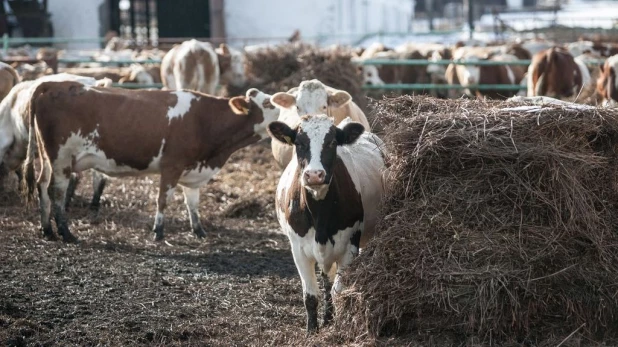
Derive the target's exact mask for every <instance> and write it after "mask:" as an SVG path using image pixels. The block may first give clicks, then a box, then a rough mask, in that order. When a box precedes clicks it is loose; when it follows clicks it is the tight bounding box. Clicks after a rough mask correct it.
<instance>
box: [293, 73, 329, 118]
mask: <svg viewBox="0 0 618 347" xmlns="http://www.w3.org/2000/svg"><path fill="white" fill-rule="evenodd" d="M296 107H297V110H298V114H299V115H300V116H304V115H311V116H314V115H318V114H326V113H327V112H328V92H327V91H326V87H325V86H324V84H322V82H320V81H318V80H311V81H303V82H301V83H300V86H299V87H298V91H297V92H296Z"/></svg>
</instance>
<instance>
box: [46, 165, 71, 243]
mask: <svg viewBox="0 0 618 347" xmlns="http://www.w3.org/2000/svg"><path fill="white" fill-rule="evenodd" d="M53 176H54V179H53V184H52V185H50V187H49V188H50V190H53V191H52V192H51V194H50V195H51V197H52V207H53V209H54V219H55V220H56V227H57V228H58V234H60V236H62V240H63V241H64V242H70V243H77V241H78V240H77V238H76V237H75V236H73V234H71V232H70V231H69V223H68V220H67V215H66V211H65V209H64V206H65V203H66V199H67V189H68V188H69V185H70V181H71V175H69V176H68V177H67V176H65V175H64V173H62V171H60V170H54V173H53Z"/></svg>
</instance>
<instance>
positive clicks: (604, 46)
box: [565, 40, 618, 57]
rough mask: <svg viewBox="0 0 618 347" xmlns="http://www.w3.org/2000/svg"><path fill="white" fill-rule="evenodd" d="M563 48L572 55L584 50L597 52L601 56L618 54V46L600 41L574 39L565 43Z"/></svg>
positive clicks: (584, 51) (582, 52)
mask: <svg viewBox="0 0 618 347" xmlns="http://www.w3.org/2000/svg"><path fill="white" fill-rule="evenodd" d="M565 48H566V49H567V50H568V51H569V53H571V55H572V56H574V57H577V56H579V55H582V54H584V53H586V52H589V53H593V54H598V55H600V56H602V57H610V56H612V55H614V54H618V46H617V45H615V44H611V43H603V42H601V41H586V40H581V41H576V42H571V43H568V44H566V45H565Z"/></svg>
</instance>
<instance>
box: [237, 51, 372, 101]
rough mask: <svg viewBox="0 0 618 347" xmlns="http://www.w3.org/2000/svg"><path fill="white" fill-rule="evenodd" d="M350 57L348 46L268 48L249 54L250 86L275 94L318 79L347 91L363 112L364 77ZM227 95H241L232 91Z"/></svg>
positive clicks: (350, 52) (238, 91)
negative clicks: (306, 81)
mask: <svg viewBox="0 0 618 347" xmlns="http://www.w3.org/2000/svg"><path fill="white" fill-rule="evenodd" d="M351 58H352V50H351V49H350V48H345V47H336V48H319V47H316V46H313V45H310V44H307V43H301V42H297V43H288V44H283V45H279V46H274V47H265V48H263V49H258V50H256V51H253V52H249V53H247V71H248V73H249V80H250V82H249V86H250V87H255V88H258V89H260V90H262V91H264V92H266V93H271V94H272V93H276V92H282V91H283V92H285V91H288V90H290V89H291V88H293V87H297V86H298V85H299V84H300V82H302V81H304V80H310V79H314V78H317V79H319V80H320V81H322V82H323V83H324V84H326V85H328V86H331V87H333V88H337V89H343V90H345V91H347V92H348V93H350V95H352V99H353V100H354V102H356V103H357V104H358V105H359V106H360V107H361V108H363V109H364V108H365V106H366V102H365V93H364V92H363V90H362V83H363V82H362V77H361V75H360V73H359V71H358V67H357V66H356V65H355V64H354V63H352V61H351ZM246 88H247V87H246V86H245V87H244V88H242V89H246ZM228 94H230V95H238V94H242V93H241V92H240V90H229V91H228Z"/></svg>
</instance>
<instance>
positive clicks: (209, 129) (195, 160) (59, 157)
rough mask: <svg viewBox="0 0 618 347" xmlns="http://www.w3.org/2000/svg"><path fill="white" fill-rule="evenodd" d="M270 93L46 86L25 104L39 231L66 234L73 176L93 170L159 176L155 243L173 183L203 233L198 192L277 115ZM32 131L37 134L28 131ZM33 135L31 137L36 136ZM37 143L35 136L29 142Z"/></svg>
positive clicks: (197, 230) (28, 172) (66, 84)
mask: <svg viewBox="0 0 618 347" xmlns="http://www.w3.org/2000/svg"><path fill="white" fill-rule="evenodd" d="M269 98H270V96H269V95H267V94H264V93H261V92H259V91H258V90H256V89H250V90H249V91H247V96H246V97H240V96H238V97H234V98H231V99H228V98H216V97H212V96H209V95H206V94H202V93H199V92H193V91H160V90H157V91H152V90H139V91H135V90H124V89H116V88H97V87H89V86H84V85H83V84H80V83H75V82H46V83H43V84H41V85H40V86H39V87H38V88H37V89H36V91H35V93H34V96H33V98H32V101H31V106H30V107H31V118H30V124H31V129H32V130H33V131H31V132H30V136H29V141H30V142H29V147H28V158H27V160H26V163H25V165H24V173H25V174H24V176H25V177H26V178H27V179H26V182H25V183H26V185H28V186H29V187H31V186H32V185H33V184H34V182H33V179H32V178H33V173H32V172H33V153H34V151H35V148H38V150H39V153H41V155H40V157H41V158H42V165H41V167H42V172H41V174H40V176H39V179H38V188H39V200H40V205H41V226H42V229H43V234H44V235H45V236H47V237H51V238H53V237H54V234H53V231H52V226H51V221H50V218H51V213H52V208H53V213H54V218H55V220H56V225H57V227H58V233H59V234H60V235H61V236H62V237H63V239H64V240H65V241H75V240H76V238H75V237H74V236H73V235H72V234H71V233H70V231H69V228H68V223H67V218H66V214H65V209H64V204H63V203H62V200H63V197H64V195H65V192H66V190H67V187H68V185H69V178H70V176H71V174H72V173H79V172H81V171H84V170H88V169H95V170H97V171H99V172H102V173H104V174H106V175H109V176H136V175H142V174H160V176H161V179H160V186H159V195H158V200H157V213H156V216H155V223H154V232H155V239H156V240H161V239H163V222H164V210H165V207H166V204H167V201H168V200H169V199H170V198H171V197H172V195H173V194H174V191H175V189H176V186H177V185H180V186H181V187H182V189H183V193H184V196H185V202H186V205H187V208H188V210H189V216H190V221H191V226H192V229H193V232H194V233H195V234H196V235H197V236H198V237H203V236H205V235H206V233H205V232H204V229H203V227H202V225H201V223H200V220H199V213H198V204H199V188H200V187H201V186H203V185H204V184H206V183H207V182H208V181H209V180H210V179H211V178H212V177H213V176H214V175H215V174H216V173H217V172H218V171H219V170H220V169H221V167H222V166H223V164H224V163H225V162H226V160H227V159H228V158H229V156H230V155H231V154H232V153H234V152H235V151H236V150H238V149H240V148H242V147H244V146H247V145H249V144H251V143H255V142H257V141H258V140H260V139H262V138H266V137H267V136H268V135H267V130H266V127H267V125H268V124H269V123H270V122H271V121H273V120H275V119H276V117H277V112H276V110H275V107H274V106H272V105H271V104H270V103H269V102H268V100H269ZM34 130H36V131H34ZM35 135H36V136H35ZM35 138H36V139H35Z"/></svg>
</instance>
